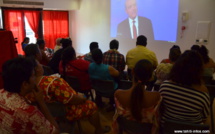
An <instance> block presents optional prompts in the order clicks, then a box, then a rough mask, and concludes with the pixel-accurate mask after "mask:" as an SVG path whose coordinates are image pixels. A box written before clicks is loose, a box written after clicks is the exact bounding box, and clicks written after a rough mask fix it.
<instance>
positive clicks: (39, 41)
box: [36, 39, 45, 46]
mask: <svg viewBox="0 0 215 134" xmlns="http://www.w3.org/2000/svg"><path fill="white" fill-rule="evenodd" d="M36 44H37V45H39V46H40V45H43V44H45V41H44V40H43V39H37V43H36Z"/></svg>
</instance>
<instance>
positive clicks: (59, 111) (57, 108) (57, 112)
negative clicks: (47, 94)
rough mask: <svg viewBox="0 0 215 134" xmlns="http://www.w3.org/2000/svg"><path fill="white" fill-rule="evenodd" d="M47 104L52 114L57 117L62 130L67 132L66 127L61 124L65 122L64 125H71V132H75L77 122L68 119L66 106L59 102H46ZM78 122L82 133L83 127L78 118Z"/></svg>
mask: <svg viewBox="0 0 215 134" xmlns="http://www.w3.org/2000/svg"><path fill="white" fill-rule="evenodd" d="M46 105H47V107H48V109H49V111H50V113H51V115H52V116H53V117H56V118H57V122H58V125H59V126H60V131H61V132H65V130H64V128H63V127H61V124H64V125H65V124H66V125H67V126H70V127H69V128H70V132H69V133H72V134H74V130H75V122H71V121H69V120H67V119H66V110H65V106H64V105H63V104H62V103H59V102H52V103H46ZM76 123H77V125H78V129H79V133H80V134H82V133H83V132H82V127H81V124H80V121H79V120H77V121H76ZM67 131H68V130H67Z"/></svg>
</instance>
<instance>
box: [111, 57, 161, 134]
mask: <svg viewBox="0 0 215 134" xmlns="http://www.w3.org/2000/svg"><path fill="white" fill-rule="evenodd" d="M132 73H133V76H134V77H133V84H132V87H131V88H130V89H129V90H117V91H116V92H115V95H114V96H115V103H116V108H117V113H116V114H115V119H117V117H118V116H123V117H125V118H127V119H128V120H135V121H137V122H145V123H153V128H152V133H157V132H158V131H157V128H158V122H156V119H157V118H156V117H157V116H156V115H157V106H158V105H159V103H160V100H161V98H160V94H159V93H158V92H149V91H147V90H145V87H146V83H147V82H148V81H149V80H150V79H151V78H152V73H153V65H152V63H151V62H150V61H148V60H140V61H138V62H137V63H136V65H135V67H134V69H133V70H132ZM113 126H114V128H115V131H117V126H118V124H117V121H116V120H115V121H114V125H113Z"/></svg>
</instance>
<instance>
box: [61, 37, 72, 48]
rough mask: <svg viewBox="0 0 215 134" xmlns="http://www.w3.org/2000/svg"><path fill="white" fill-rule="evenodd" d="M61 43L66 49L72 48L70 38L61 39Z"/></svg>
mask: <svg viewBox="0 0 215 134" xmlns="http://www.w3.org/2000/svg"><path fill="white" fill-rule="evenodd" d="M60 43H62V48H63V49H65V48H67V47H69V46H72V40H71V39H70V38H66V39H61V41H60Z"/></svg>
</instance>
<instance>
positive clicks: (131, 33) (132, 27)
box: [117, 0, 154, 40]
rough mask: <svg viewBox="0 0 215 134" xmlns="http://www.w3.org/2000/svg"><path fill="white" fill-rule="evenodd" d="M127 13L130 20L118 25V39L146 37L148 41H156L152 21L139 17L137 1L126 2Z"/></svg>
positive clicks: (128, 0) (126, 0) (129, 0)
mask: <svg viewBox="0 0 215 134" xmlns="http://www.w3.org/2000/svg"><path fill="white" fill-rule="evenodd" d="M125 11H126V13H127V14H128V18H127V19H125V20H124V21H122V22H121V23H119V24H118V28H117V37H118V38H128V39H129V38H130V39H136V38H137V37H138V35H145V36H146V37H147V38H148V40H154V33H153V28H152V23H151V20H149V19H148V18H146V17H141V16H138V13H137V12H138V9H137V3H136V0H125Z"/></svg>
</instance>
